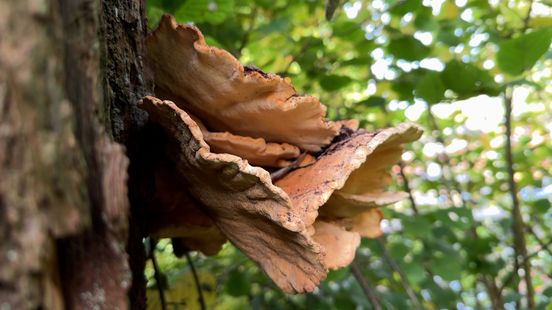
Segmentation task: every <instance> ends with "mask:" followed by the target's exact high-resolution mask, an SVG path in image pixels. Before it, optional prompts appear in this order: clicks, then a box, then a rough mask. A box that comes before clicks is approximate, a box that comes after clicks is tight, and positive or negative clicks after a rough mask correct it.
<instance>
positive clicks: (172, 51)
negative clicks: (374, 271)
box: [139, 15, 421, 293]
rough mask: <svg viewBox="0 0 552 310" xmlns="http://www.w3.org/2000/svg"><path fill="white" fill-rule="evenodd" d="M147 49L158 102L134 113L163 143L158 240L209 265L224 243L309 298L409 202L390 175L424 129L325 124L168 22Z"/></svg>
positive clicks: (311, 107)
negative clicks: (387, 211)
mask: <svg viewBox="0 0 552 310" xmlns="http://www.w3.org/2000/svg"><path fill="white" fill-rule="evenodd" d="M147 48H148V60H149V62H150V63H151V66H152V69H153V73H154V77H155V85H156V93H155V96H156V97H153V96H148V97H144V98H143V99H142V100H141V102H140V104H139V106H140V107H141V108H142V109H144V110H146V111H147V112H148V114H149V120H150V122H152V123H154V124H157V126H158V127H160V128H161V129H162V132H163V134H162V135H163V139H162V140H163V143H162V145H163V147H162V149H160V150H159V151H158V156H159V164H157V165H156V166H155V167H154V169H155V192H156V198H155V200H156V201H155V203H156V206H155V210H154V211H153V213H154V214H152V216H151V217H150V219H151V223H150V233H151V234H152V235H154V236H157V237H170V238H179V240H181V241H182V243H183V244H184V245H185V246H186V247H187V248H188V249H190V250H200V251H202V252H204V253H205V254H214V253H216V252H217V251H218V249H220V247H221V245H222V244H223V243H224V242H225V240H226V239H228V240H230V241H231V242H232V243H233V244H234V245H235V246H236V247H237V248H239V249H240V250H241V251H243V252H244V253H245V254H246V255H247V256H248V257H249V258H251V259H252V260H254V261H255V262H257V263H258V264H259V265H260V267H261V268H262V269H263V270H264V271H265V273H266V274H267V275H268V276H269V277H270V278H271V279H272V280H273V281H274V282H275V283H276V285H278V287H280V288H281V289H282V290H284V291H285V292H288V293H303V292H310V291H312V290H314V288H315V287H316V286H317V285H318V283H319V282H320V281H321V280H322V279H323V278H325V276H326V274H327V272H328V270H329V269H336V268H340V267H343V266H346V265H348V264H350V263H351V261H352V260H353V258H354V255H355V251H356V248H357V247H358V246H359V244H360V238H361V237H372V238H373V237H377V236H379V235H380V234H381V233H382V232H381V230H380V228H379V223H380V221H381V219H382V212H381V211H380V210H379V207H381V206H383V205H386V204H390V203H394V202H397V201H399V200H401V199H403V198H405V194H404V193H395V192H388V191H386V188H387V187H388V185H389V184H390V182H391V175H390V167H391V166H392V165H393V164H395V163H396V162H398V160H399V159H400V156H401V154H402V151H403V145H404V144H406V143H409V142H412V141H415V140H417V139H418V138H419V137H420V135H421V130H420V128H419V127H418V126H416V125H414V124H400V125H398V126H396V127H391V128H385V129H381V130H378V131H375V132H369V131H366V130H364V129H358V122H355V121H339V122H332V121H329V120H327V119H326V118H325V108H324V106H323V105H322V104H321V103H320V102H319V101H318V99H316V98H314V97H310V96H298V95H297V94H296V93H295V90H294V89H293V87H292V86H291V84H290V83H289V81H288V80H286V79H283V78H281V77H279V76H277V75H273V74H266V73H263V72H261V71H260V70H256V69H255V70H252V69H248V68H245V67H243V66H242V65H241V64H240V63H239V62H238V61H237V60H236V59H235V58H234V57H233V56H232V55H230V54H229V53H228V52H226V51H223V50H220V49H217V48H214V47H210V46H207V45H206V44H205V41H204V39H203V35H202V34H201V32H200V31H199V30H198V29H197V28H195V27H194V26H190V25H177V24H176V22H175V20H174V18H172V17H171V16H169V15H165V16H164V17H163V18H162V20H161V23H160V25H159V27H158V28H157V29H156V30H155V31H154V32H153V33H151V34H150V35H149V37H148V39H147ZM278 168H280V170H275V169H278ZM271 172H272V177H271ZM275 175H278V177H277V178H276V177H275Z"/></svg>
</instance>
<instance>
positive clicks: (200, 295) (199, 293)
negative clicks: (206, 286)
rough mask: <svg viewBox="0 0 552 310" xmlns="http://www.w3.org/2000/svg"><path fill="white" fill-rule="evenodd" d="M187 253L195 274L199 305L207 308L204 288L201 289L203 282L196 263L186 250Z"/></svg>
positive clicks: (202, 309) (203, 309)
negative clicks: (195, 265) (198, 274)
mask: <svg viewBox="0 0 552 310" xmlns="http://www.w3.org/2000/svg"><path fill="white" fill-rule="evenodd" d="M185 255H186V259H187V260H188V265H190V269H191V270H192V275H193V276H194V282H195V285H196V289H197V295H198V300H199V306H200V307H201V310H206V309H207V307H206V306H205V299H204V298H203V290H202V289H201V282H199V277H198V276H197V272H196V269H195V267H194V263H193V262H192V258H191V257H190V253H189V252H187V251H186V253H185Z"/></svg>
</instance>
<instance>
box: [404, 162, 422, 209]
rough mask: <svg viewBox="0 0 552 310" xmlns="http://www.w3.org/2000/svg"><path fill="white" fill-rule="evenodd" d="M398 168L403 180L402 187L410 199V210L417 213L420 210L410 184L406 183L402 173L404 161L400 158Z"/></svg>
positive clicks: (406, 180)
mask: <svg viewBox="0 0 552 310" xmlns="http://www.w3.org/2000/svg"><path fill="white" fill-rule="evenodd" d="M399 168H400V169H399V173H400V174H401V178H402V181H403V182H402V183H403V188H404V191H405V192H406V193H407V194H408V200H410V207H411V208H412V212H414V214H415V215H418V214H420V212H419V211H418V205H417V204H416V201H415V200H414V195H413V194H412V189H411V188H410V184H409V183H408V178H407V177H406V174H405V173H404V162H403V161H402V160H401V161H400V162H399Z"/></svg>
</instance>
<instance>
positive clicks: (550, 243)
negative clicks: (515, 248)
mask: <svg viewBox="0 0 552 310" xmlns="http://www.w3.org/2000/svg"><path fill="white" fill-rule="evenodd" d="M551 245H552V240H550V241H548V242H547V243H545V244H543V245H542V246H541V248H540V249H538V250H536V251H534V252H533V253H531V254H529V255H527V256H526V257H524V258H523V260H522V263H523V262H525V261H529V260H530V259H531V258H533V257H535V256H537V255H539V253H540V252H541V251H542V250H543V249H545V248H548V247H549V246H551ZM514 271H515V270H513V271H512V272H510V274H509V275H508V276H507V277H506V278H505V279H504V281H503V282H502V286H501V287H500V291H501V292H502V291H503V290H504V288H506V286H508V284H510V282H511V281H512V280H513V279H514V276H515V272H514Z"/></svg>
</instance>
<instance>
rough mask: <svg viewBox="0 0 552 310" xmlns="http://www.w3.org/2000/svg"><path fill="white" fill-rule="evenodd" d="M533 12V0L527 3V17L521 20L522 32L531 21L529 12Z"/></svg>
mask: <svg viewBox="0 0 552 310" xmlns="http://www.w3.org/2000/svg"><path fill="white" fill-rule="evenodd" d="M532 10H533V0H531V1H529V9H527V15H525V18H524V19H523V30H522V32H525V31H526V30H527V28H529V21H530V20H531V12H532Z"/></svg>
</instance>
